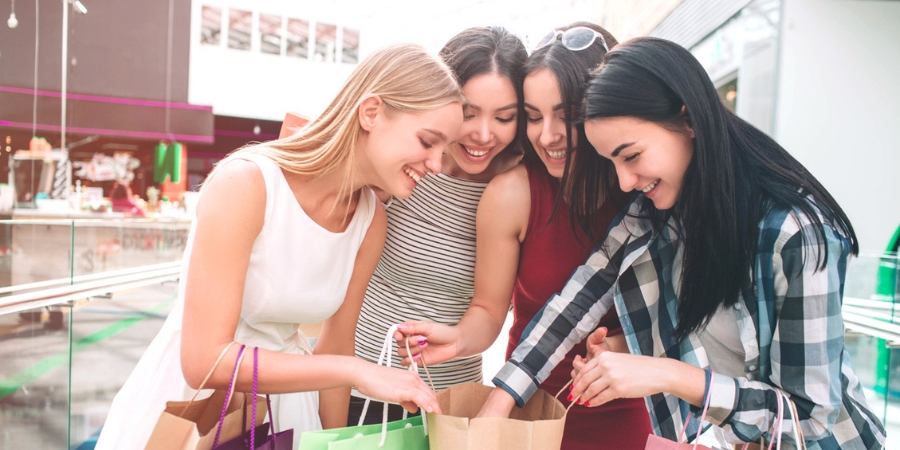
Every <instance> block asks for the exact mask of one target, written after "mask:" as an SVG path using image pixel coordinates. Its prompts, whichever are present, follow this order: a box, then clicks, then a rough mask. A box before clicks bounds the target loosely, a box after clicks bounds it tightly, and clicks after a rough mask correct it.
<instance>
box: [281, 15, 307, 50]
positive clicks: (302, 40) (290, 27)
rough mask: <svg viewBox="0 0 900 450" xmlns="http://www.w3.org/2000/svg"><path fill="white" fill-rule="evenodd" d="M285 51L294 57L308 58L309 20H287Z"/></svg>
mask: <svg viewBox="0 0 900 450" xmlns="http://www.w3.org/2000/svg"><path fill="white" fill-rule="evenodd" d="M286 40H287V42H286V44H287V46H286V49H285V53H286V54H287V55H288V56H293V57H295V58H304V59H308V58H309V22H307V21H305V20H301V19H288V20H287V36H286Z"/></svg>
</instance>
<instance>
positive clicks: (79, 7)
mask: <svg viewBox="0 0 900 450" xmlns="http://www.w3.org/2000/svg"><path fill="white" fill-rule="evenodd" d="M72 5H73V6H75V9H76V10H78V12H80V13H81V14H87V8H85V7H84V5H83V4H82V3H81V2H80V1H78V0H75V1H73V2H72Z"/></svg>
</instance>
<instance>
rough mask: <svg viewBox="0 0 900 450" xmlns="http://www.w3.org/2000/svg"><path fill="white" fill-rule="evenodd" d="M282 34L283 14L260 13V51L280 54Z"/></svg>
mask: <svg viewBox="0 0 900 450" xmlns="http://www.w3.org/2000/svg"><path fill="white" fill-rule="evenodd" d="M281 35H282V31H281V16H273V15H271V14H260V15H259V51H261V52H263V53H269V54H272V55H280V54H281Z"/></svg>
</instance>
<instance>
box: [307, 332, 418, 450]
mask: <svg viewBox="0 0 900 450" xmlns="http://www.w3.org/2000/svg"><path fill="white" fill-rule="evenodd" d="M396 330H397V326H396V325H394V326H392V327H390V329H388V332H387V337H386V338H385V341H384V344H382V347H381V355H380V356H379V357H378V363H377V364H378V365H381V364H383V363H384V364H386V365H387V367H391V358H390V357H389V354H390V349H391V342H392V339H393V338H392V337H393V335H394V331H396ZM407 345H408V344H407ZM407 351H409V348H408V347H407ZM385 360H387V361H386V362H385ZM409 370H411V371H414V372H417V373H418V370H419V369H418V366H417V365H416V362H415V361H413V363H412V365H410V367H409ZM426 373H427V369H426ZM430 378H431V377H430V376H429V381H430ZM433 386H434V385H433V384H432V388H433ZM369 403H370V399H366V403H365V405H364V406H363V410H362V414H360V417H359V425H357V426H355V427H344V428H334V429H330V430H320V431H307V432H305V433H303V434H302V435H301V436H300V446H299V447H298V449H297V450H368V449H379V450H428V436H427V435H426V433H427V432H428V429H427V428H426V427H427V425H426V422H427V421H426V419H425V417H424V416H416V417H408V418H404V419H403V420H396V421H393V422H388V420H387V414H388V404H387V402H385V403H384V409H383V416H382V417H383V421H382V423H380V424H371V425H363V424H362V422H363V420H365V417H366V411H367V410H368V409H369ZM403 415H404V416H405V415H406V411H405V410H404V412H403Z"/></svg>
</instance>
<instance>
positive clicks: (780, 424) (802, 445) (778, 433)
mask: <svg viewBox="0 0 900 450" xmlns="http://www.w3.org/2000/svg"><path fill="white" fill-rule="evenodd" d="M775 395H776V396H777V397H778V416H777V417H776V418H775V423H774V426H773V428H772V441H771V442H769V448H768V450H772V447H773V446H775V449H776V450H781V438H782V432H783V431H784V405H783V404H784V402H785V400H786V401H787V404H788V409H789V410H790V411H791V423H792V424H793V427H794V429H793V432H794V442H795V443H798V444H797V446H796V447H797V448H799V449H801V450H806V438H804V437H803V430H802V429H801V428H800V416H798V415H797V405H795V404H794V401H793V400H791V398H790V397H789V396H788V395H787V394H786V393H784V392H782V390H781V389H779V388H775ZM776 442H777V443H778V444H777V445H775V443H776ZM749 447H750V444H749V443H746V444H744V445H743V446H742V447H741V449H742V450H747V449H748V448H749ZM737 448H738V447H737V446H735V449H737ZM759 448H760V449H762V448H766V443H765V440H764V439H763V438H760V440H759Z"/></svg>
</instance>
